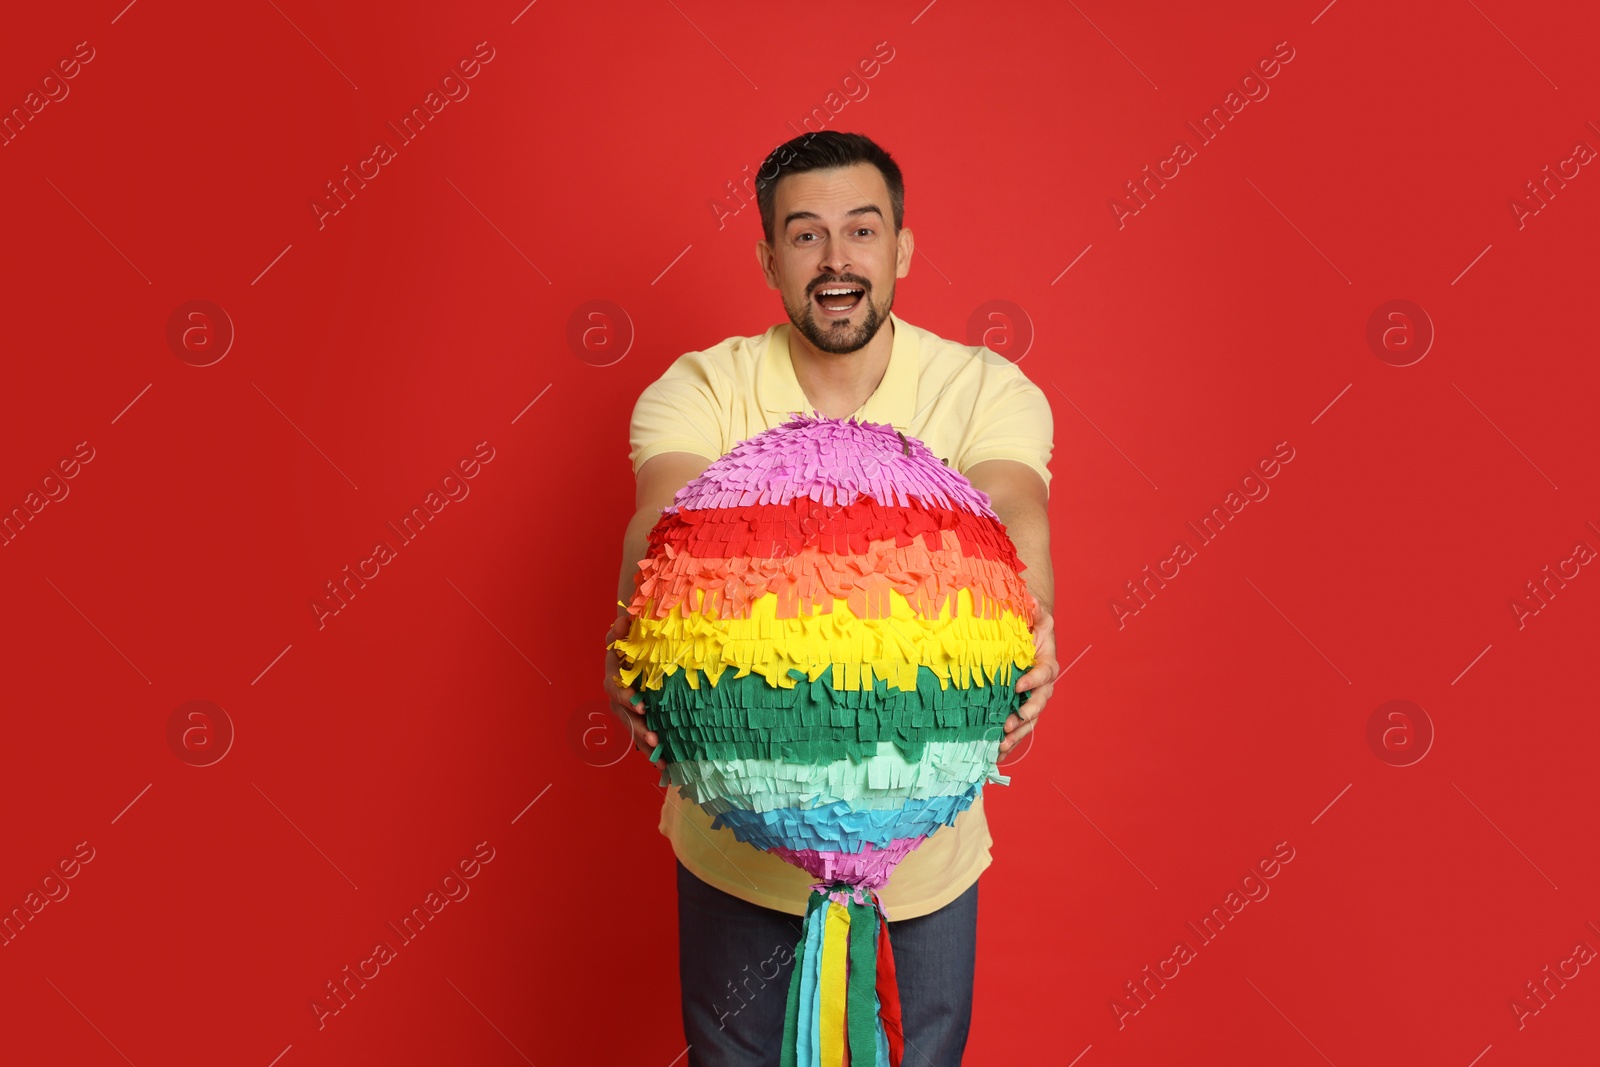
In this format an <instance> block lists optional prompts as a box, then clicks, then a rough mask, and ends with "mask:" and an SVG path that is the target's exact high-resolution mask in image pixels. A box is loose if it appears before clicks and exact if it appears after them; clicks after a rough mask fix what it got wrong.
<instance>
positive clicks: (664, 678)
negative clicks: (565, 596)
mask: <svg viewBox="0 0 1600 1067" xmlns="http://www.w3.org/2000/svg"><path fill="white" fill-rule="evenodd" d="M1023 569H1024V567H1023V564H1022V562H1021V560H1020V559H1019V558H1018V557H1017V553H1016V549H1015V547H1014V546H1013V545H1012V543H1011V540H1010V538H1008V537H1007V536H1006V532H1005V526H1004V525H1002V524H1001V522H1000V521H999V518H998V517H997V516H996V515H995V514H994V512H993V511H992V510H991V509H990V507H989V497H988V496H987V495H986V494H985V493H983V492H981V491H980V490H978V489H976V488H974V487H973V485H972V484H971V483H970V482H968V481H967V480H966V479H965V478H964V477H962V476H961V474H960V473H958V472H957V471H954V470H952V469H950V468H949V467H948V466H946V465H945V464H944V463H943V462H942V461H940V460H939V459H938V458H937V457H935V456H934V455H933V453H932V452H931V451H929V449H928V448H927V446H926V445H924V444H923V443H922V442H921V441H918V440H916V439H915V438H908V437H906V436H904V435H903V434H901V433H899V432H897V431H896V430H895V429H894V427H892V426H888V425H883V424H878V423H858V422H856V421H855V419H854V418H852V419H850V420H849V421H848V422H847V421H845V420H842V419H831V418H822V417H812V416H806V415H797V416H794V417H792V418H791V419H790V421H788V422H785V423H783V424H782V425H780V426H777V427H775V428H773V429H771V430H767V431H765V432H763V433H760V434H757V435H756V436H754V437H751V438H749V439H748V440H746V441H743V442H741V443H740V444H738V445H737V446H735V447H734V449H733V450H732V451H731V452H729V453H727V454H726V455H724V456H722V457H721V458H720V459H718V460H716V461H715V462H713V463H712V464H711V465H710V466H709V467H707V468H706V470H705V471H704V472H703V473H702V474H701V475H700V476H699V477H698V478H696V479H695V480H694V481H692V482H690V483H689V484H688V485H686V486H685V487H684V488H682V489H680V490H679V491H678V493H677V496H676V497H675V499H674V502H673V503H672V504H671V505H670V506H668V507H666V508H664V509H663V511H662V515H661V519H660V521H658V522H657V523H656V525H655V527H654V529H652V530H651V531H650V539H649V554H648V556H647V557H646V558H645V559H644V560H642V561H640V563H639V573H638V574H637V575H636V577H635V581H636V583H637V588H636V591H635V593H634V596H633V601H632V603H631V604H629V605H627V609H628V611H629V612H630V613H631V614H632V615H633V616H634V618H633V621H632V624H631V626H630V629H629V632H628V636H627V637H625V638H622V639H619V640H617V641H616V642H615V647H616V649H617V652H618V655H619V658H620V659H621V661H622V662H623V664H624V667H623V669H622V681H623V684H624V685H634V686H637V688H638V690H639V692H640V693H641V694H642V696H643V704H644V713H645V721H646V723H647V724H648V726H649V728H650V729H651V730H653V731H655V732H656V734H657V736H658V737H659V738H660V742H661V743H660V745H659V747H657V749H656V750H655V752H654V753H652V755H651V758H652V759H659V760H662V761H663V762H664V768H663V771H662V778H661V784H662V785H668V784H672V785H676V786H678V787H680V788H681V790H682V792H683V794H684V795H685V796H687V797H688V798H689V799H690V800H692V801H694V802H695V803H697V804H699V805H700V806H701V807H702V808H703V809H704V810H705V811H706V812H707V814H709V815H712V816H714V817H715V820H714V826H716V827H718V828H720V827H724V826H726V827H729V828H730V829H732V831H733V834H734V836H735V837H736V838H737V839H738V840H740V841H743V842H746V843H748V844H750V845H753V846H754V847H756V848H758V849H762V850H765V851H770V852H774V853H776V854H777V855H779V856H781V857H782V858H783V859H785V860H787V861H788V862H790V863H793V864H795V865H796V866H799V867H801V868H803V869H804V870H805V871H807V872H808V873H809V874H811V875H812V876H814V877H815V878H816V879H817V881H816V882H815V883H813V885H812V892H811V896H810V899H809V900H808V903H807V908H806V917H805V922H804V925H803V927H802V931H803V932H802V934H801V937H800V942H799V944H798V945H797V946H796V952H795V966H794V971H793V974H792V976H791V979H790V984H789V993H788V996H789V999H788V1009H787V1016H786V1021H785V1024H784V1033H783V1046H782V1049H783V1063H784V1065H785V1067H790V1065H793V1064H799V1065H800V1067H805V1065H806V1064H813V1063H815V1064H821V1065H822V1067H834V1065H836V1064H839V1063H841V1062H842V1058H843V1053H844V1045H845V1042H846V1040H848V1043H849V1052H850V1060H851V1062H852V1064H854V1065H855V1067H869V1065H876V1067H883V1065H885V1064H887V1065H888V1067H899V1065H900V1062H901V1056H902V1051H903V1047H904V1042H903V1037H902V1034H901V1030H900V1000H899V991H898V988H897V986H896V984H895V980H894V961H893V955H892V953H891V951H890V945H889V929H888V926H887V925H886V923H885V922H883V921H882V920H886V919H888V918H889V915H888V914H887V912H886V911H885V910H884V908H883V905H882V903H881V901H880V900H879V898H878V890H880V889H882V888H883V887H884V886H885V884H886V883H887V882H888V880H889V877H890V875H891V874H892V873H893V871H894V869H895V866H896V864H898V863H899V862H900V861H901V860H902V859H904V858H905V856H906V854H907V853H909V852H910V851H911V850H912V849H914V848H916V847H917V846H918V845H919V844H921V843H922V842H923V841H924V840H926V839H927V838H928V836H929V835H930V834H933V833H934V832H936V831H937V830H938V829H939V828H940V827H942V826H949V825H950V824H951V823H953V822H954V821H955V818H956V815H957V813H958V812H960V811H962V810H964V809H966V808H967V807H969V806H970V805H971V804H972V802H973V800H974V799H976V798H977V796H978V795H979V793H980V792H981V791H982V789H983V787H984V784H985V783H986V782H993V783H995V784H997V785H1008V784H1010V779H1009V778H1008V777H1006V776H1005V775H1002V774H1000V773H999V771H998V768H997V766H996V758H997V756H998V754H999V745H1000V741H1001V740H1002V739H1003V737H1004V736H1005V734H1004V729H1003V726H1004V723H1005V721H1006V718H1007V716H1009V715H1010V714H1011V713H1012V712H1014V711H1016V710H1017V707H1018V705H1019V704H1020V702H1021V700H1020V696H1021V695H1020V694H1018V693H1017V692H1016V691H1015V686H1016V682H1017V679H1018V678H1019V677H1020V676H1021V674H1022V673H1023V672H1025V671H1026V670H1027V669H1028V668H1029V667H1030V666H1031V665H1032V664H1033V659H1034V642H1033V636H1032V632H1031V629H1030V623H1031V622H1032V620H1033V617H1034V599H1033V596H1032V595H1031V594H1030V593H1029V592H1028V589H1027V586H1026V585H1025V584H1024V582H1023V580H1022V578H1021V577H1020V572H1021V571H1022V570H1023ZM682 951H693V947H692V946H683V947H682Z"/></svg>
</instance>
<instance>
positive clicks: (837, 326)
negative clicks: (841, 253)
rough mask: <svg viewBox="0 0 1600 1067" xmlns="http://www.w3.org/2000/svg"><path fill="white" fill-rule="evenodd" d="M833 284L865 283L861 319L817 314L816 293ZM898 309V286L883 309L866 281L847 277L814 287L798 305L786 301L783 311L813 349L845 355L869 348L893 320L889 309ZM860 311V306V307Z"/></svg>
mask: <svg viewBox="0 0 1600 1067" xmlns="http://www.w3.org/2000/svg"><path fill="white" fill-rule="evenodd" d="M830 284H836V285H837V284H848V285H861V286H862V289H863V292H862V294H861V303H862V305H865V310H864V311H862V314H861V316H860V321H859V322H854V321H852V320H854V319H855V317H856V316H854V315H853V314H852V315H851V316H850V318H847V319H819V318H817V314H816V301H815V300H813V299H812V298H811V297H812V294H814V293H815V292H816V291H817V290H818V289H825V288H827V287H828V285H830ZM893 308H894V286H893V284H891V285H890V286H889V299H888V302H887V303H885V304H884V306H883V307H882V308H879V307H878V306H877V305H876V304H874V303H873V302H872V290H871V289H870V288H868V287H867V286H865V285H864V284H863V283H862V282H860V281H859V280H857V279H854V278H852V277H849V276H846V277H844V278H842V279H839V280H838V281H836V282H832V283H823V284H821V285H817V286H814V287H812V289H811V290H810V292H809V293H807V294H806V298H805V302H804V303H803V304H802V305H801V306H800V307H798V308H795V307H791V306H790V305H789V302H788V301H787V300H785V301H784V302H783V310H784V311H785V312H787V313H788V316H789V322H790V323H791V324H792V325H793V326H794V328H795V329H797V330H799V331H800V333H801V334H802V335H804V336H805V339H806V340H807V341H810V342H811V345H812V347H813V348H815V349H816V350H817V351H819V352H832V353H834V354H836V355H843V354H845V353H848V352H855V351H858V350H860V349H862V348H865V347H866V345H867V342H869V341H871V340H872V339H873V338H874V337H876V336H877V335H878V330H879V329H880V328H881V327H882V326H883V324H884V323H885V322H887V321H888V319H889V312H890V311H891V310H893ZM858 310H859V309H858Z"/></svg>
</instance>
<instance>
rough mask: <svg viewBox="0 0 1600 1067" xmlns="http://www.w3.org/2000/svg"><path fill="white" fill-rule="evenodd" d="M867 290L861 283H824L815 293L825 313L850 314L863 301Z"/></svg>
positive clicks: (819, 305) (818, 304) (818, 303)
mask: <svg viewBox="0 0 1600 1067" xmlns="http://www.w3.org/2000/svg"><path fill="white" fill-rule="evenodd" d="M865 295H866V290H865V289H863V288H861V287H860V286H859V285H824V286H822V287H820V288H819V289H817V291H816V293H815V294H814V296H815V299H816V301H817V306H818V307H820V308H821V309H822V311H823V314H825V315H841V316H842V315H848V314H850V313H851V312H852V311H854V310H855V309H856V305H857V304H859V303H861V298H862V297H864V296H865Z"/></svg>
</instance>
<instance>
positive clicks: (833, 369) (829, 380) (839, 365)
mask: <svg viewBox="0 0 1600 1067" xmlns="http://www.w3.org/2000/svg"><path fill="white" fill-rule="evenodd" d="M893 351H894V319H892V318H890V319H886V320H885V322H884V324H883V326H882V327H881V328H879V330H878V332H877V334H876V335H875V336H874V337H873V338H872V340H871V341H868V342H867V344H866V347H864V348H858V349H856V350H855V351H854V352H823V351H821V350H819V349H817V348H816V347H814V346H813V345H812V344H811V342H810V341H808V340H807V339H806V337H805V336H804V335H803V334H801V333H800V332H799V331H798V330H796V329H794V327H793V326H792V325H791V326H790V327H789V362H790V363H792V364H794V376H795V380H796V381H798V382H799V383H800V388H801V390H802V391H803V392H804V393H805V394H806V400H807V401H808V402H809V403H810V404H811V405H812V406H813V407H815V408H817V409H818V410H819V411H821V412H822V413H823V414H824V415H827V416H829V417H830V418H844V417H845V416H847V415H850V414H852V413H853V412H854V411H855V410H856V409H857V408H859V407H860V406H861V405H862V404H865V403H866V402H867V398H868V397H870V396H871V395H872V394H873V392H874V391H876V390H877V388H878V383H879V382H881V381H883V376H884V374H885V373H886V372H887V371H888V369H889V356H890V354H891V353H892V352H893Z"/></svg>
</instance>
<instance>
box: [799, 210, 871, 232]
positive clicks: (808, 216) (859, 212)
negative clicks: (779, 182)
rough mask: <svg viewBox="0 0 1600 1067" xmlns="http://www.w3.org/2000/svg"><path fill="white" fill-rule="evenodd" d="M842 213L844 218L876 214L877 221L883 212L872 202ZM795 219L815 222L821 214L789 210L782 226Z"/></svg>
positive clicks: (819, 220) (819, 219)
mask: <svg viewBox="0 0 1600 1067" xmlns="http://www.w3.org/2000/svg"><path fill="white" fill-rule="evenodd" d="M844 214H845V217H846V218H854V217H855V216H857V215H869V214H870V215H876V216H878V221H879V222H882V221H883V212H881V211H879V210H878V208H877V206H876V205H873V204H864V205H862V206H861V207H853V208H851V209H850V210H849V211H846V212H845V213H844ZM796 219H814V220H816V221H817V222H821V221H822V216H821V215H818V214H817V213H816V212H815V211H791V212H789V214H787V215H785V216H784V217H783V228H784V229H786V230H787V229H788V228H789V223H791V222H793V221H795V220H796Z"/></svg>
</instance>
